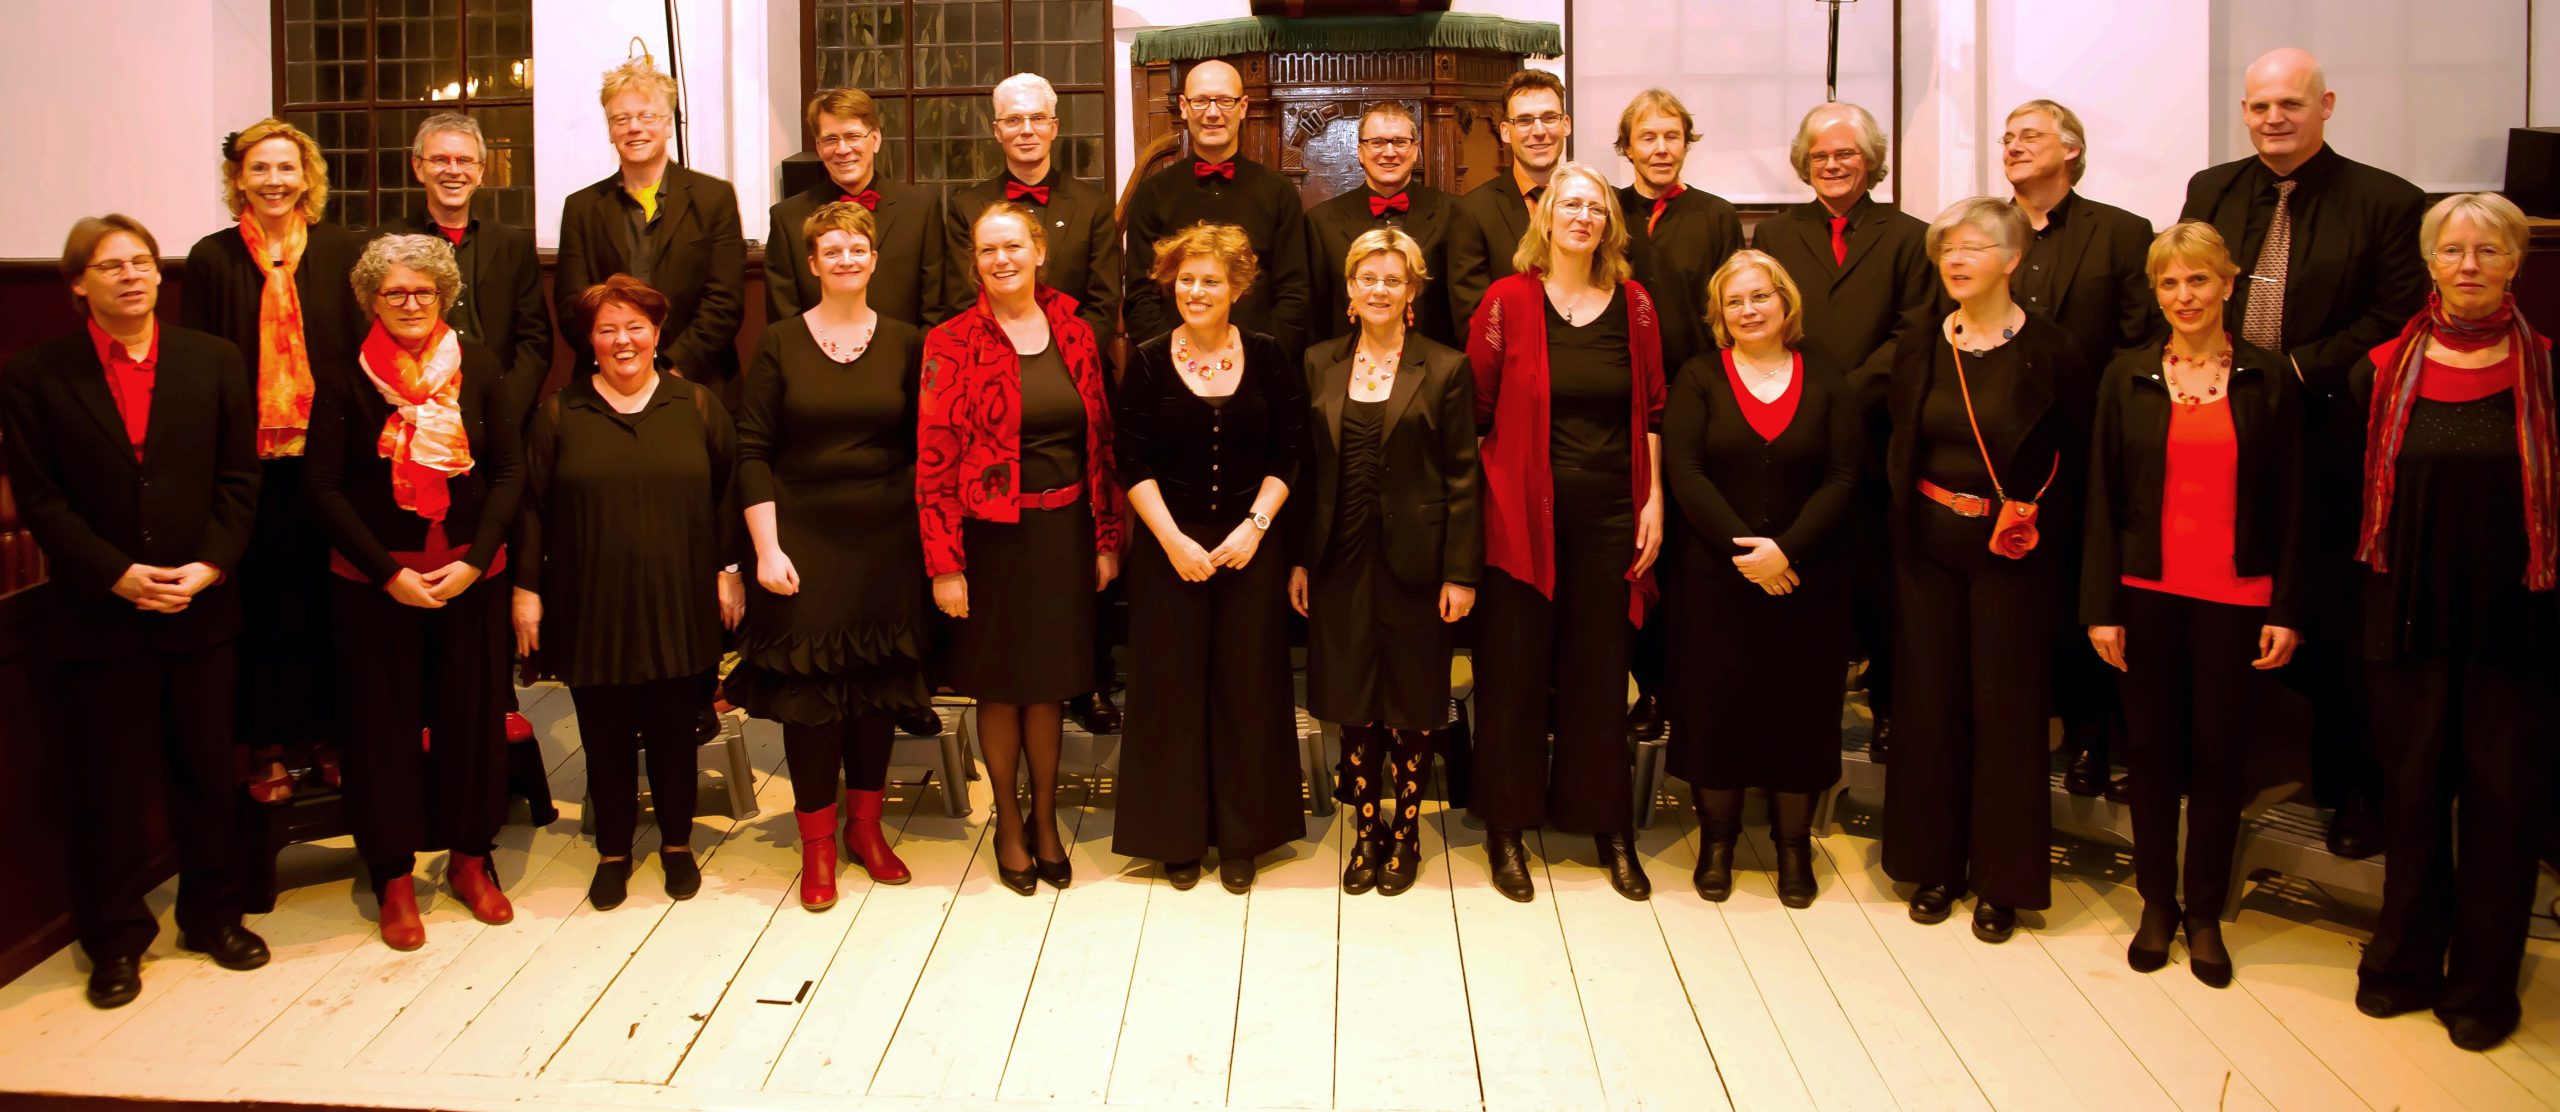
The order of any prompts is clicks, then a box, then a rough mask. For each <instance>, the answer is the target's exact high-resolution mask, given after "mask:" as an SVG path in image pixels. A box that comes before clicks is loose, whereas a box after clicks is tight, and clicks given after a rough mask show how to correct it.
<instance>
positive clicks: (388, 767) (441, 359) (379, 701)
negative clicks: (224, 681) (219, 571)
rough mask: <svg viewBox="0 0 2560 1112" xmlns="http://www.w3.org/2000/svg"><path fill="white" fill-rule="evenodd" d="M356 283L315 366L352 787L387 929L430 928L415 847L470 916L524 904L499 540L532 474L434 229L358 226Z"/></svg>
mask: <svg viewBox="0 0 2560 1112" xmlns="http://www.w3.org/2000/svg"><path fill="white" fill-rule="evenodd" d="M349 285H350V286H351V287H352V288H353V290H354V292H355V296H356V303H357V304H358V305H360V306H362V307H363V309H364V311H365V313H366V314H367V315H368V316H370V317H372V318H373V325H372V328H371V329H370V330H368V331H367V332H366V333H365V337H364V340H363V342H362V343H361V344H360V345H359V346H358V348H357V353H356V357H355V359H354V360H353V361H352V362H351V364H342V365H337V366H327V367H317V368H314V370H315V371H316V372H317V373H316V375H315V378H316V379H317V380H318V382H317V390H316V397H315V399H314V401H313V403H312V407H311V432H310V440H309V451H308V461H309V462H308V472H307V474H308V478H309V484H310V492H311V503H312V508H313V510H314V511H315V513H316V514H317V516H318V517H319V519H320V522H321V525H322V527H323V528H324V529H326V531H327V532H328V535H329V547H330V553H329V570H330V571H331V572H332V573H333V574H332V576H331V578H330V580H329V588H328V589H329V591H330V613H331V615H332V619H333V625H334V627H335V633H336V638H335V640H336V647H337V657H338V668H339V675H340V678H341V683H342V684H343V686H344V691H343V692H342V693H341V694H342V695H343V698H344V705H345V708H346V739H347V744H346V748H345V752H344V754H343V758H342V759H343V760H344V761H345V787H346V793H347V808H346V813H347V816H348V824H349V825H350V826H351V827H353V828H354V833H355V838H356V851H357V853H359V854H361V855H362V856H363V858H364V861H365V866H366V870H367V871H368V872H369V873H370V874H371V875H372V880H373V891H374V897H375V899H376V901H377V902H378V903H379V906H380V909H381V914H380V919H381V924H382V941H383V942H384V943H385V944H386V945H389V946H390V947H391V948H392V949H395V950H414V949H417V948H418V947H419V946H421V945H423V944H425V942H426V927H425V924H423V923H421V922H420V921H419V918H418V898H417V891H416V884H415V882H414V881H413V880H412V879H411V875H410V874H411V871H412V869H413V868H414V867H415V863H416V857H417V855H418V854H419V853H420V852H422V851H425V850H429V849H436V848H444V849H450V850H451V851H452V860H451V863H450V864H449V865H447V867H446V869H445V876H446V879H447V880H449V881H450V882H451V883H452V885H453V891H454V894H455V895H456V896H458V897H460V898H461V900H462V903H463V904H464V906H466V907H468V908H470V909H471V914H472V917H474V918H476V919H478V920H480V921H481V922H483V923H505V922H508V921H509V920H512V919H513V918H514V917H515V911H514V909H513V908H512V907H510V906H509V905H508V903H507V897H506V893H505V892H504V891H502V887H503V886H502V885H501V884H500V882H499V880H498V877H497V875H496V873H495V872H494V871H493V870H492V869H491V866H490V861H489V851H490V849H491V847H492V845H493V843H494V840H495V838H496V836H497V832H498V825H499V823H500V822H501V821H503V820H504V818H505V815H506V787H505V784H506V778H505V777H506V757H505V754H506V734H505V729H504V727H503V726H502V725H501V724H500V723H501V716H503V715H504V714H505V712H506V708H507V702H506V697H507V693H508V685H507V664H508V661H509V659H510V655H509V650H510V645H509V640H508V637H509V634H510V632H511V627H510V626H509V624H508V608H507V602H508V576H507V552H506V546H505V544H504V543H503V542H504V541H505V540H506V534H507V528H508V526H509V525H510V524H511V523H512V522H513V520H514V518H515V512H516V501H517V497H518V495H519V493H520V492H521V491H522V489H523V485H524V469H523V464H522V460H521V457H520V454H519V452H518V447H517V421H516V416H515V412H514V407H513V406H511V405H508V404H507V403H506V401H505V394H504V387H503V385H502V380H503V376H504V373H505V369H504V368H503V367H502V366H500V365H499V362H498V357H497V355H496V353H494V352H491V351H490V350H488V349H487V348H483V347H481V346H479V345H478V344H473V343H468V342H465V341H464V340H463V339H462V338H461V337H460V336H459V335H457V334H456V333H455V332H454V330H453V329H452V328H451V327H450V326H448V325H447V324H445V321H444V311H445V308H446V307H447V306H449V305H451V304H453V300H454V298H456V297H458V296H460V294H461V292H462V273H461V271H460V269H459V268H457V267H456V266H455V265H454V261H453V248H452V246H451V245H450V244H447V243H446V242H445V241H444V240H442V239H440V238H437V237H435V236H417V235H395V236H384V237H382V238H380V239H376V240H374V241H373V242H372V243H370V244H368V245H366V247H365V250H364V254H363V256H362V257H360V258H359V259H357V260H356V265H355V268H354V270H353V271H352V272H351V277H350V279H349Z"/></svg>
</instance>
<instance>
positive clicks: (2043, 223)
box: [2000, 100, 2162, 799]
mask: <svg viewBox="0 0 2560 1112" xmlns="http://www.w3.org/2000/svg"><path fill="white" fill-rule="evenodd" d="M2000 164H2001V167H2002V169H2003V170H2004V172H2006V173H2007V174H2008V177H2009V188H2010V190H2011V192H2012V194H2013V196H2014V198H2015V203H2016V204H2017V206H2018V208H2019V209H2020V210H2022V211H2024V212H2025V213H2026V214H2027V223H2028V224H2029V225H2030V226H2032V227H2033V228H2034V229H2035V238H2034V239H2032V240H2029V241H2028V243H2027V253H2026V255H2025V256H2024V257H2022V258H2020V259H2019V260H2018V269H2016V270H2015V271H2012V272H2011V273H2010V278H2009V291H2010V294H2011V295H2012V296H2014V297H2016V298H2017V300H2018V304H2020V305H2022V306H2024V307H2026V309H2027V311H2028V312H2031V313H2042V314H2044V315H2045V317H2047V318H2048V319H2050V320H2052V321H2054V322H2055V323H2057V324H2060V325H2061V326H2062V329H2063V331H2065V332H2068V333H2070V334H2071V339H2072V341H2073V343H2074V344H2075V345H2076V346H2077V347H2078V348H2079V349H2080V359H2081V363H2082V365H2083V366H2085V367H2087V368H2088V369H2089V370H2090V371H2091V372H2092V373H2093V375H2094V373H2095V372H2097V371H2099V370H2102V369H2104V368H2105V367H2106V366H2107V364H2108V363H2109V362H2110V361H2112V360H2113V359H2114V358H2115V353H2116V352H2117V351H2118V350H2119V349H2122V348H2128V347H2134V346H2137V345H2139V344H2141V343H2142V342H2143V341H2144V340H2146V339H2148V338H2150V336H2151V335H2152V333H2153V332H2154V331H2156V330H2157V329H2158V328H2159V327H2160V325H2161V323H2162V322H2161V318H2160V310H2159V307H2158V301H2157V300H2156V299H2154V298H2153V297H2152V296H2151V290H2150V284H2151V283H2150V272H2149V269H2148V268H2147V267H2146V266H2145V261H2146V260H2147V259H2148V257H2149V255H2150V252H2151V222H2150V221H2148V220H2144V219H2143V218H2141V217H2139V216H2135V215H2134V214H2132V213H2130V212H2126V211H2125V210H2123V209H2120V208H2117V207H2115V206H2113V205H2107V204H2101V203H2099V202H2097V201H2092V200H2090V199H2088V198H2086V197H2083V196H2081V195H2080V194H2079V193H2077V192H2075V191H2074V190H2073V186H2075V185H2077V184H2078V183H2079V181H2080V176H2081V175H2082V174H2084V173H2087V172H2088V169H2089V145H2088V140H2087V137H2086V132H2085V131H2084V129H2082V127H2081V126H2080V116H2079V114H2078V113H2075V112H2073V111H2072V110H2070V109H2068V108H2065V107H2063V106H2062V105H2060V104H2057V103H2055V102H2053V101H2050V100H2031V101H2028V102H2026V103H2025V104H2021V105H2019V106H2017V107H2016V108H2013V109H2011V110H2010V111H2009V122H2008V127H2007V129H2006V130H2005V131H2004V132H2003V133H2002V134H2001V136H2000ZM2076 536H2077V531H2076V530H2066V531H2064V532H2063V533H2062V534H2061V535H2060V537H2059V539H2060V540H2062V541H2063V542H2064V543H2071V544H2072V547H2074V548H2077V547H2078V545H2077V544H2076V543H2073V540H2072V539H2073V538H2074V537H2076ZM2081 640H2082V638H2081V633H2080V631H2079V630H2078V629H2072V630H2070V631H2069V633H2068V634H2067V637H2066V644H2065V646H2064V649H2063V651H2062V655H2061V656H2060V657H2059V660H2060V661H2061V664H2060V666H2059V667H2057V668H2056V669H2055V670H2054V688H2055V691H2054V695H2055V701H2056V702H2057V703H2058V704H2059V706H2060V709H2061V711H2062V725H2063V730H2062V746H2063V750H2064V751H2065V752H2068V753H2070V754H2072V757H2071V770H2070V772H2069V773H2068V774H2066V775H2065V776H2064V777H2063V784H2064V786H2066V787H2068V788H2069V789H2070V790H2071V791H2072V793H2074V794H2076V795H2098V794H2101V793H2108V792H2112V794H2113V795H2114V796H2115V797H2116V798H2118V799H2123V798H2126V796H2125V791H2126V787H2125V786H2124V785H2122V784H2118V783H2114V782H2112V781H2111V780H2110V779H2109V771H2108V768H2109V766H2108V749H2109V748H2110V746H2109V742H2110V740H2111V739H2113V738H2115V737H2119V736H2121V735H2122V732H2123V730H2122V723H2123V721H2124V715H2123V714H2122V713H2121V712H2120V711H2119V710H2118V709H2117V704H2116V699H2115V692H2116V686H2115V680H2114V679H2113V678H2111V677H2109V676H2108V675H2107V674H2106V673H2105V671H2104V666H2103V665H2102V664H2101V662H2099V661H2098V660H2097V659H2096V654H2094V653H2087V652H2081V651H2078V650H2079V648H2080V644H2081Z"/></svg>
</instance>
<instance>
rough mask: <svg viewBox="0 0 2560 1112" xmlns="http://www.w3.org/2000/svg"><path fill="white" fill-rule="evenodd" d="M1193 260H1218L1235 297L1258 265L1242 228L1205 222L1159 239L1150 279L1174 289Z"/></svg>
mask: <svg viewBox="0 0 2560 1112" xmlns="http://www.w3.org/2000/svg"><path fill="white" fill-rule="evenodd" d="M979 219H981V220H984V219H986V218H985V217H983V216H982V217H979ZM1033 223H1037V221H1033ZM1193 258H1205V259H1216V260H1218V262H1219V263H1220V264H1222V265H1224V266H1225V267H1226V268H1227V285H1228V286H1229V287H1231V288H1232V289H1233V290H1234V293H1233V294H1232V296H1234V297H1243V296H1244V291H1246V290H1249V289H1252V288H1253V279H1254V277H1255V266H1256V265H1257V264H1256V262H1255V259H1254V255H1253V241H1252V240H1250V239H1247V238H1246V237H1245V234H1244V229H1242V228H1239V227H1236V226H1235V225H1233V224H1212V223H1210V222H1208V221H1206V220H1203V221H1201V222H1199V223H1197V224H1194V225H1192V226H1190V227H1188V228H1184V229H1183V230H1181V231H1178V232H1175V233H1173V234H1172V235H1169V236H1166V237H1164V238H1163V239H1160V240H1157V241H1156V259H1155V266H1154V267H1153V268H1151V269H1150V270H1148V271H1147V277H1149V278H1152V279H1154V280H1155V283H1156V284H1157V285H1159V286H1163V287H1165V288H1167V289H1171V288H1172V287H1173V279H1174V276H1175V275H1178V274H1180V273H1182V264H1183V262H1184V261H1186V260H1189V259H1193Z"/></svg>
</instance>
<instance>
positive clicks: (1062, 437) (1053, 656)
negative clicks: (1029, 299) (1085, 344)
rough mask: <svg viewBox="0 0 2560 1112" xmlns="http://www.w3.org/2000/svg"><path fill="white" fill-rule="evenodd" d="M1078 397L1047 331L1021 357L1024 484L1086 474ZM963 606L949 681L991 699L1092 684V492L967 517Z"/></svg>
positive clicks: (1048, 698)
mask: <svg viewBox="0 0 2560 1112" xmlns="http://www.w3.org/2000/svg"><path fill="white" fill-rule="evenodd" d="M1084 442H1085V427H1084V397H1083V395H1081V394H1078V393H1076V384H1075V380H1074V379H1073V378H1072V377H1070V376H1069V375H1068V374H1067V363H1066V359H1065V358H1064V357H1063V356H1061V355H1059V354H1058V345H1057V344H1056V343H1055V342H1054V341H1053V342H1052V343H1050V344H1049V346H1048V347H1046V348H1043V349H1042V350H1041V351H1040V353H1039V354H1037V355H1025V356H1023V357H1022V490H1023V491H1025V492H1027V493H1032V494H1037V493H1040V492H1041V491H1047V490H1057V489H1059V488H1061V487H1069V486H1074V485H1075V484H1077V483H1080V482H1083V481H1084V472H1085V460H1084ZM960 531H961V537H962V542H961V543H962V544H963V545H964V546H965V547H966V550H967V551H968V553H969V573H968V583H969V616H968V617H967V618H964V619H961V620H959V621H955V622H953V623H951V669H950V671H951V686H952V688H953V689H954V690H957V691H959V692H960V693H961V694H964V695H968V696H971V697H973V698H976V699H980V700H983V701H986V702H993V703H1014V704H1023V703H1054V702H1058V701H1060V700H1062V699H1069V698H1073V697H1075V696H1077V695H1082V694H1084V693H1085V692H1087V691H1091V690H1093V660H1094V653H1093V632H1092V631H1093V621H1094V589H1093V577H1094V561H1093V499H1092V498H1091V497H1090V496H1088V497H1085V498H1079V499H1076V501H1075V503H1074V504H1073V505H1069V506H1063V507H1060V508H1058V509H1054V510H1039V509H1032V508H1030V507H1028V506H1026V507H1024V508H1023V510H1022V520H1021V521H1019V522H1016V523H1011V524H1008V523H1005V522H1000V521H981V520H979V519H977V518H967V519H964V520H963V521H962V522H961V524H960Z"/></svg>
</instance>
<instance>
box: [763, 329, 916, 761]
mask: <svg viewBox="0 0 2560 1112" xmlns="http://www.w3.org/2000/svg"><path fill="white" fill-rule="evenodd" d="M923 342H924V336H923V334H922V333H920V332H918V331H917V330H916V328H915V326H914V325H911V324H907V323H905V322H903V321H900V320H897V319H895V318H893V317H887V316H883V317H881V318H880V322H879V325H878V328H877V331H876V332H875V333H874V334H873V335H872V338H871V343H870V346H869V347H867V348H865V349H863V352H862V354H861V356H859V357H858V358H856V359H854V360H853V361H852V362H850V363H839V362H837V361H836V360H835V359H833V358H831V357H829V356H828V355H827V354H826V352H824V351H822V350H820V349H819V347H818V342H817V340H816V338H815V337H813V336H812V335H811V334H810V332H809V326H808V323H807V322H806V321H805V320H803V319H801V318H796V317H795V318H793V319H792V320H790V321H788V322H786V323H783V324H778V325H775V326H774V327H771V328H768V329H766V330H765V332H764V339H763V340H762V341H761V342H760V344H759V348H760V350H759V351H758V352H757V355H756V361H755V365H754V366H752V367H750V368H749V369H748V371H747V380H746V387H745V390H744V394H745V397H744V398H743V399H742V401H741V403H740V408H739V411H738V493H739V501H740V502H741V503H742V504H744V505H749V506H753V505H758V504H761V503H765V502H771V503H773V512H774V530H775V533H776V539H777V540H778V541H779V542H780V544H781V546H782V551H783V553H784V554H785V555H788V556H789V557H790V558H791V564H792V566H793V567H794V568H796V569H797V570H798V571H799V573H800V590H799V592H798V593H797V594H792V595H777V594H774V593H772V592H770V591H767V590H765V589H764V588H763V587H762V586H760V585H759V584H757V582H756V581H755V580H754V578H753V577H752V576H750V577H749V578H748V582H747V615H746V621H745V623H744V624H743V625H742V626H741V627H740V630H739V638H738V654H739V659H738V666H737V668H736V669H734V670H732V671H731V672H730V674H729V679H728V682H727V684H726V686H725V687H724V688H723V690H724V691H725V692H726V693H727V695H728V697H729V701H730V702H733V703H736V704H737V705H738V706H740V707H742V708H744V709H745V710H746V712H747V713H749V714H752V715H755V716H756V717H758V718H764V719H770V720H773V721H777V722H783V723H788V724H791V725H796V726H822V725H826V724H828V723H831V722H842V721H847V720H850V719H852V718H855V717H857V716H859V715H862V714H864V713H866V712H869V711H874V710H893V709H903V708H908V707H917V706H922V705H924V704H925V703H926V702H927V700H928V698H929V695H930V693H929V692H928V690H927V688H926V685H925V678H924V660H925V632H924V630H925V625H924V616H925V610H924V607H925V577H924V548H923V542H922V541H921V540H919V539H918V537H917V533H916V503H915V456H916V447H915V445H916V372H917V368H918V366H919V364H920V356H921V354H922V350H923Z"/></svg>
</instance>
